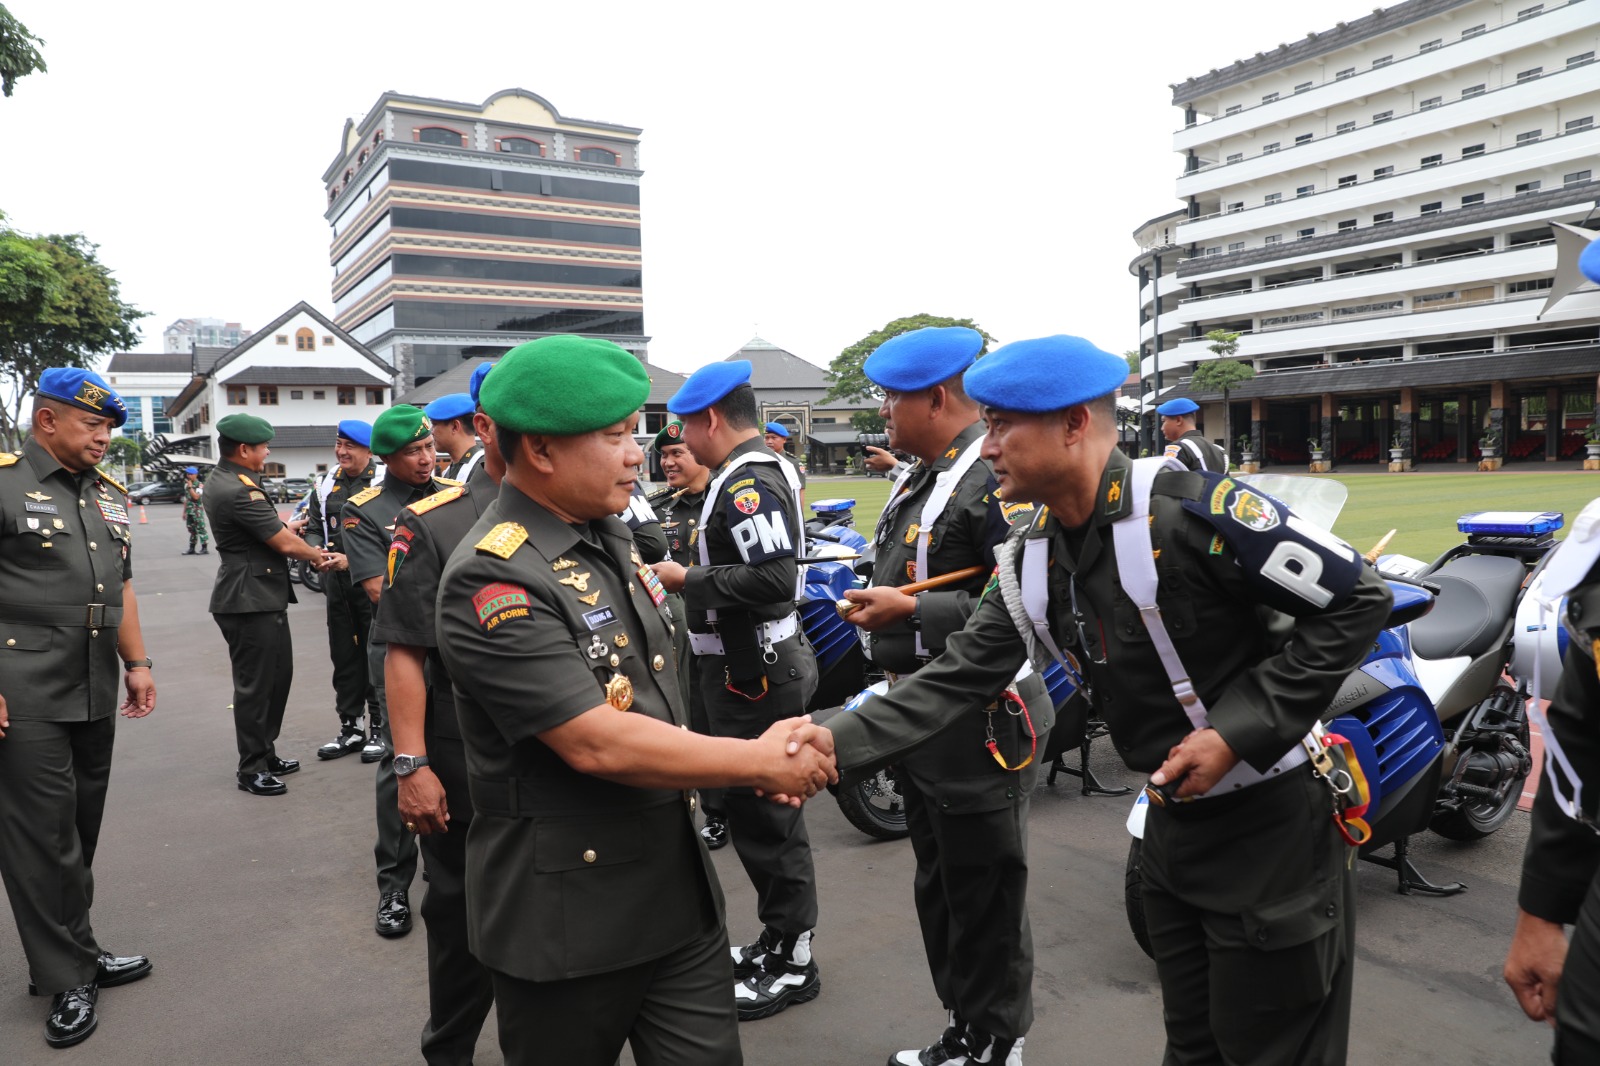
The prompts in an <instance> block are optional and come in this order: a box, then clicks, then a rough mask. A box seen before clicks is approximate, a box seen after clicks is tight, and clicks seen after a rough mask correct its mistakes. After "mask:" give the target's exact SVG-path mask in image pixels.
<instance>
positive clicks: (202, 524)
mask: <svg viewBox="0 0 1600 1066" xmlns="http://www.w3.org/2000/svg"><path fill="white" fill-rule="evenodd" d="M200 490H201V485H200V468H199V467H197V466H186V467H184V468H183V524H184V525H185V526H186V527H188V530H189V550H188V551H186V552H184V553H183V554H185V555H209V554H210V552H211V550H210V548H209V547H208V546H207V545H208V543H209V542H210V540H211V538H210V536H209V535H208V534H207V533H206V511H205V507H204V506H203V505H202V504H201V501H200V496H201V491H200ZM197 537H198V538H199V540H200V550H199V551H198V552H197V551H195V550H194V542H195V538H197Z"/></svg>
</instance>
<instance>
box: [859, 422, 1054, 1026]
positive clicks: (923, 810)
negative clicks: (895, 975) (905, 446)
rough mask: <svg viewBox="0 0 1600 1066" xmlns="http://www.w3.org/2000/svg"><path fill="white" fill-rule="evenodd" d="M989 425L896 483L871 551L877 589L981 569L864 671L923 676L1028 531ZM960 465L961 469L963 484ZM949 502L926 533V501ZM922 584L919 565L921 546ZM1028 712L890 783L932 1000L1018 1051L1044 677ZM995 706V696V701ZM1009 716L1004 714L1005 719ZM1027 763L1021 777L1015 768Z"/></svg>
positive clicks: (913, 764) (1046, 705)
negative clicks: (903, 830)
mask: <svg viewBox="0 0 1600 1066" xmlns="http://www.w3.org/2000/svg"><path fill="white" fill-rule="evenodd" d="M983 435H984V425H983V423H982V422H975V423H973V424H972V425H970V426H968V427H967V428H966V429H964V430H962V431H961V433H960V434H959V435H958V436H957V437H956V438H955V440H953V441H952V442H951V443H950V446H949V447H948V448H947V449H946V450H945V451H944V452H943V454H941V455H940V457H939V458H938V459H937V460H936V461H935V462H934V463H933V464H932V465H931V466H925V465H923V464H920V463H919V464H918V465H916V466H914V467H912V468H911V470H910V471H909V472H908V474H907V475H906V478H905V479H904V480H902V481H899V482H897V484H896V486H895V493H894V495H892V496H891V498H890V501H889V504H888V506H887V507H885V508H884V512H883V516H882V517H881V518H880V520H879V523H878V528H877V532H876V534H875V541H876V543H877V554H876V560H875V563H874V568H873V584H875V585H887V586H900V585H905V584H909V583H911V582H913V581H921V580H925V579H927V578H930V577H937V576H939V575H940V574H947V573H951V572H954V571H957V570H963V569H966V568H968V567H972V566H982V567H983V568H984V569H983V573H981V574H980V575H978V576H976V577H973V578H970V579H968V580H967V581H965V582H962V583H960V584H956V585H949V586H945V587H944V588H940V589H936V590H933V591H929V592H922V593H918V594H917V610H916V614H915V616H914V617H913V618H911V619H908V620H907V621H905V622H902V623H900V624H898V625H895V626H891V627H889V628H886V629H880V630H877V631H875V632H872V633H869V634H868V635H867V641H868V647H869V649H870V651H871V654H872V659H873V661H874V662H875V663H877V665H878V666H880V667H882V668H883V669H884V670H885V671H886V672H887V673H888V674H889V676H890V677H902V678H903V677H905V676H907V675H910V674H914V673H915V672H916V671H917V670H919V669H921V668H922V667H923V665H924V664H926V663H927V662H928V661H929V660H930V659H932V658H933V657H934V656H936V655H938V654H939V653H941V652H942V651H944V649H945V643H946V641H947V640H948V639H949V638H950V636H951V635H952V634H954V633H957V632H959V631H960V630H961V628H962V627H963V626H964V625H965V624H966V621H967V618H968V617H969V616H970V615H971V613H972V609H973V607H974V606H976V604H977V601H978V596H979V594H980V593H981V592H982V591H983V587H984V583H985V582H986V581H987V580H988V577H989V572H990V571H991V570H992V569H993V567H994V548H995V546H996V545H997V544H999V543H1000V542H1001V541H1003V540H1004V539H1005V536H1006V533H1007V532H1008V530H1009V529H1010V521H1009V519H1010V518H1012V517H1015V518H1018V519H1019V520H1021V521H1022V522H1023V523H1024V524H1026V523H1027V522H1028V520H1029V519H1030V518H1031V516H1032V513H1033V508H1032V506H1031V505H1029V504H1011V505H1009V506H1007V505H1003V504H1002V503H1001V502H1000V500H999V498H998V496H997V495H996V489H997V488H998V485H997V484H996V482H995V480H994V474H993V473H992V471H991V470H990V468H989V465H988V463H987V462H985V461H983V460H981V459H978V458H977V456H976V452H975V451H974V449H977V448H979V447H981V446H982V442H983ZM958 464H961V465H966V464H970V465H966V469H965V472H961V470H960V469H959V467H958ZM941 499H943V500H946V501H947V502H946V503H945V504H944V508H943V511H942V513H941V514H940V515H939V516H938V517H937V519H935V520H934V521H933V523H932V525H931V528H929V529H927V530H924V529H922V527H921V525H920V523H921V522H923V521H924V520H925V517H924V509H925V506H926V505H927V504H928V503H929V501H930V500H933V501H938V500H941ZM923 533H929V534H931V537H930V538H929V543H928V545H927V547H926V552H927V569H928V572H927V573H923V572H922V570H921V569H920V568H919V567H918V563H917V555H918V547H919V544H918V541H919V538H920V537H921V536H922V534H923ZM1017 689H1018V693H1019V695H1020V696H1021V698H1022V699H1023V700H1025V702H1026V705H1027V708H1028V714H1027V715H1026V716H1024V715H1021V714H1017V713H1015V708H1014V707H1005V708H1001V707H996V706H995V705H993V704H991V705H990V706H989V707H988V708H987V709H986V710H985V711H984V712H983V713H976V712H974V713H969V714H966V715H963V716H962V717H960V718H958V719H957V720H956V721H955V722H954V723H952V724H951V725H950V727H949V728H947V729H945V730H944V731H943V732H941V733H940V734H939V735H938V736H936V737H934V738H933V739H932V740H930V741H929V742H928V743H926V744H924V745H923V746H922V747H920V748H918V749H917V750H916V751H913V752H911V753H909V754H908V755H907V756H906V757H905V760H904V762H903V763H902V765H901V767H900V772H899V774H898V778H899V781H900V787H901V791H902V792H903V794H904V796H905V802H906V826H907V828H908V829H909V830H910V833H911V845H912V849H913V850H914V851H915V853H916V857H917V870H916V879H915V881H914V886H913V892H914V897H915V900H916V905H917V919H918V921H919V923H920V924H921V927H922V940H923V945H924V947H925V948H926V951H927V956H928V968H929V970H930V971H931V973H932V976H933V986H934V990H935V991H936V992H937V993H938V994H939V999H940V1001H941V1002H942V1003H944V1005H945V1007H946V1009H947V1010H949V1011H950V1012H951V1013H952V1015H953V1018H952V1020H951V1025H952V1026H953V1027H958V1028H959V1029H961V1030H963V1031H964V1030H965V1029H966V1028H967V1027H971V1028H972V1029H975V1030H977V1031H978V1032H980V1033H982V1034H988V1035H990V1036H994V1037H1001V1038H1006V1039H1012V1040H1015V1039H1017V1038H1019V1037H1022V1036H1025V1035H1026V1034H1027V1031H1028V1028H1029V1026H1031V1025H1032V1023H1033V995H1032V987H1033V937H1032V933H1031V931H1030V929H1029V924H1028V913H1027V886H1028V857H1027V821H1028V801H1029V797H1030V796H1031V795H1032V792H1033V788H1034V785H1035V784H1036V783H1037V781H1038V775H1039V764H1040V761H1041V759H1040V758H1038V757H1034V756H1035V754H1036V752H1035V745H1037V752H1038V753H1042V752H1043V751H1044V747H1045V742H1046V739H1047V738H1048V735H1049V730H1050V727H1051V725H1052V721H1053V717H1054V712H1053V708H1052V707H1051V704H1050V697H1049V694H1048V692H1046V690H1045V687H1044V682H1043V680H1042V679H1041V678H1040V676H1039V675H1038V674H1036V673H1033V672H1032V671H1031V670H1030V671H1029V674H1028V676H1027V677H1026V678H1024V679H1022V680H1020V681H1018V682H1017ZM995 694H998V690H996V693H995ZM1008 711H1010V712H1011V713H1007V712H1008ZM991 737H993V739H994V740H995V741H996V743H997V744H998V745H999V748H998V750H999V751H1000V753H1001V754H1002V755H1003V756H1004V758H1005V759H1006V761H1007V763H1008V765H1010V766H1012V767H1017V766H1021V769H1018V770H1016V771H1014V772H1013V771H1010V770H1006V769H1003V768H1001V766H1000V765H999V764H998V763H997V762H996V761H995V759H994V757H993V756H992V755H991V754H990V752H989V749H988V747H987V746H986V745H987V742H988V740H989V739H990V738H991ZM1024 763H1025V764H1026V765H1022V764H1024Z"/></svg>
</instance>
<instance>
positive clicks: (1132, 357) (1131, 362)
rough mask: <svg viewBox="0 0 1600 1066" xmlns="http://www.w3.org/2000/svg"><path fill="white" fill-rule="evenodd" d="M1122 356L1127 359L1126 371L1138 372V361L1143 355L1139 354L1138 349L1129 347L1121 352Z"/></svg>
mask: <svg viewBox="0 0 1600 1066" xmlns="http://www.w3.org/2000/svg"><path fill="white" fill-rule="evenodd" d="M1122 358H1124V359H1126V360H1127V361H1128V373H1130V374H1137V373H1138V372H1139V363H1140V361H1141V360H1143V358H1144V356H1142V355H1140V354H1139V349H1137V348H1129V349H1128V350H1127V351H1125V352H1123V353H1122Z"/></svg>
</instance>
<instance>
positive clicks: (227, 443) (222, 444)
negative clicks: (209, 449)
mask: <svg viewBox="0 0 1600 1066" xmlns="http://www.w3.org/2000/svg"><path fill="white" fill-rule="evenodd" d="M242 447H244V441H241V440H234V439H233V438H232V437H229V436H226V435H224V434H221V433H218V434H217V452H218V453H219V454H220V455H221V456H222V457H223V458H224V459H228V458H231V457H232V456H233V455H234V454H235V453H237V452H238V450H239V449H240V448H242Z"/></svg>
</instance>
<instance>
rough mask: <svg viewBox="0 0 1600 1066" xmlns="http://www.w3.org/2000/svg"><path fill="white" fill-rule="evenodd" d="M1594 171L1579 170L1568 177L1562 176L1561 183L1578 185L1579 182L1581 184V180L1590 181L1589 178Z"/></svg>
mask: <svg viewBox="0 0 1600 1066" xmlns="http://www.w3.org/2000/svg"><path fill="white" fill-rule="evenodd" d="M1593 173H1594V172H1593V171H1591V170H1579V171H1576V172H1575V173H1572V174H1568V175H1567V176H1566V177H1564V178H1562V179H1561V184H1563V185H1577V184H1579V183H1581V182H1585V181H1588V180H1589V178H1590V175H1592V174H1593Z"/></svg>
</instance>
